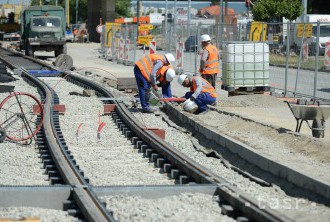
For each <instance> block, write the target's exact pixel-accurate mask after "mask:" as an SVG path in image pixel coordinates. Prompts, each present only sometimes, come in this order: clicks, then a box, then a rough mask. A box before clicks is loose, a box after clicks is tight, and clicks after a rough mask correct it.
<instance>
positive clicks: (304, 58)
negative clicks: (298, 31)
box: [302, 39, 308, 62]
mask: <svg viewBox="0 0 330 222" xmlns="http://www.w3.org/2000/svg"><path fill="white" fill-rule="evenodd" d="M302 49H303V52H302V61H303V62H305V61H307V60H308V43H307V39H304V44H303V48H302Z"/></svg>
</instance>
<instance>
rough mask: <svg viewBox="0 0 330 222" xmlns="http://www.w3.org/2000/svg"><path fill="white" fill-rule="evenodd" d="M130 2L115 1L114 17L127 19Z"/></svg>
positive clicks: (123, 0)
mask: <svg viewBox="0 0 330 222" xmlns="http://www.w3.org/2000/svg"><path fill="white" fill-rule="evenodd" d="M130 6H131V0H116V6H115V7H116V9H115V11H116V17H129V16H130V12H129V9H130Z"/></svg>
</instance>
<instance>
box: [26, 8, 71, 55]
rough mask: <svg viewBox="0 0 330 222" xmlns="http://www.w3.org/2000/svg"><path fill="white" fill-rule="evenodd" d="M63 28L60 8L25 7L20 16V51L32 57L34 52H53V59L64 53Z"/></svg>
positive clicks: (63, 21)
mask: <svg viewBox="0 0 330 222" xmlns="http://www.w3.org/2000/svg"><path fill="white" fill-rule="evenodd" d="M65 28H66V23H65V14H64V9H63V8H62V7H59V6H53V5H42V6H30V7H27V8H26V9H25V10H24V11H22V14H21V36H22V38H21V49H24V50H25V55H28V56H32V57H33V56H34V52H35V51H55V57H57V56H58V55H60V54H63V53H66V41H65Z"/></svg>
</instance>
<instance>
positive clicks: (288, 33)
mask: <svg viewBox="0 0 330 222" xmlns="http://www.w3.org/2000/svg"><path fill="white" fill-rule="evenodd" d="M286 24H287V37H286V62H285V82H284V96H285V95H286V94H287V91H288V69H289V57H290V32H291V30H290V28H291V21H289V22H288V23H286Z"/></svg>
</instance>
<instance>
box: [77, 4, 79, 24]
mask: <svg viewBox="0 0 330 222" xmlns="http://www.w3.org/2000/svg"><path fill="white" fill-rule="evenodd" d="M78 5H79V0H76V24H78Z"/></svg>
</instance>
